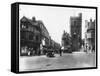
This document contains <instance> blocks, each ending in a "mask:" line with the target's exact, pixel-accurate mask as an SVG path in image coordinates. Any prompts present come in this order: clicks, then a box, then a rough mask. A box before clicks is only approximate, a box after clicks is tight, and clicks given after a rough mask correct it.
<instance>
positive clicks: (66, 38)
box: [61, 31, 71, 52]
mask: <svg viewBox="0 0 100 76" xmlns="http://www.w3.org/2000/svg"><path fill="white" fill-rule="evenodd" d="M61 44H62V49H63V50H64V52H71V50H69V48H70V47H71V37H70V34H69V33H67V32H65V31H64V32H63V35H62V41H61Z"/></svg>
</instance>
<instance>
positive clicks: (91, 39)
mask: <svg viewBox="0 0 100 76" xmlns="http://www.w3.org/2000/svg"><path fill="white" fill-rule="evenodd" d="M95 25H96V24H95V20H94V21H92V19H90V21H87V20H86V21H85V28H86V32H85V50H86V51H87V52H94V51H95Z"/></svg>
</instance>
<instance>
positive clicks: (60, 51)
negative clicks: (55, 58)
mask: <svg viewBox="0 0 100 76" xmlns="http://www.w3.org/2000/svg"><path fill="white" fill-rule="evenodd" d="M59 53H60V56H62V50H61V48H60V49H59Z"/></svg>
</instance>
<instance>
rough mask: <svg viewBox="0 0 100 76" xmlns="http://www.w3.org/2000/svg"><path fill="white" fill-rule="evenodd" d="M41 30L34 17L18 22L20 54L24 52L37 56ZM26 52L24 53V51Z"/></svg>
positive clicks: (24, 18) (23, 18)
mask: <svg viewBox="0 0 100 76" xmlns="http://www.w3.org/2000/svg"><path fill="white" fill-rule="evenodd" d="M40 32H41V29H40V27H39V24H38V22H37V21H36V20H35V17H33V18H32V19H28V18H26V17H25V16H24V17H22V19H21V20H20V47H21V51H20V54H23V53H25V52H27V53H32V52H33V50H34V51H35V52H34V53H35V54H38V52H39V51H37V50H39V48H40V44H41V33H40ZM25 50H26V51H25Z"/></svg>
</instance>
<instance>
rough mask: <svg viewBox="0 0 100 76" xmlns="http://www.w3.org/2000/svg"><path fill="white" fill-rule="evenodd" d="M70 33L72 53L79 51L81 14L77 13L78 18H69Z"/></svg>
mask: <svg viewBox="0 0 100 76" xmlns="http://www.w3.org/2000/svg"><path fill="white" fill-rule="evenodd" d="M70 33H71V42H72V45H71V47H72V51H79V50H80V48H81V34H82V13H79V15H78V16H75V17H70Z"/></svg>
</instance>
